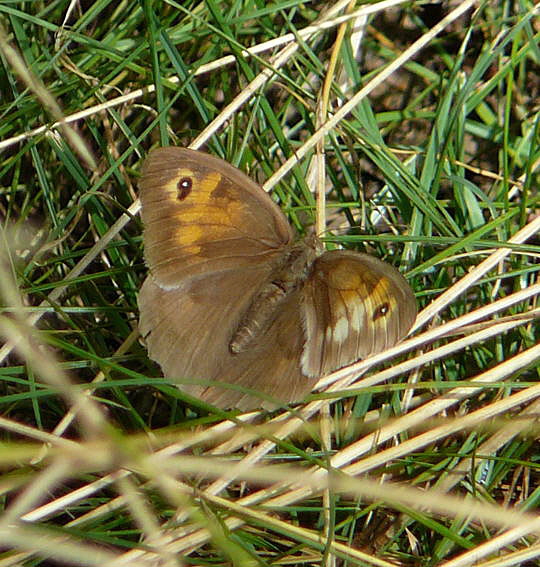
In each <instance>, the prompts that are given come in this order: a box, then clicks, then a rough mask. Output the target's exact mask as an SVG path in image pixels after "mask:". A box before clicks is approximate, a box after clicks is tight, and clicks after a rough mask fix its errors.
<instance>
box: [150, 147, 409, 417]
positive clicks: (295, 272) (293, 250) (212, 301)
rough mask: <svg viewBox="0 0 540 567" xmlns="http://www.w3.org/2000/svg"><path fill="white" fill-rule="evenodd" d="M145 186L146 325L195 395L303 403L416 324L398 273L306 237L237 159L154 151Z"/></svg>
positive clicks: (216, 400) (166, 364)
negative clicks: (328, 377)
mask: <svg viewBox="0 0 540 567" xmlns="http://www.w3.org/2000/svg"><path fill="white" fill-rule="evenodd" d="M140 187H141V203H142V218H143V222H144V226H145V234H144V243H145V258H146V261H147V264H148V266H149V268H150V274H149V276H148V278H147V280H146V281H145V282H144V284H143V286H142V288H141V292H140V295H139V307H140V312H141V317H140V323H139V327H140V330H141V334H142V336H143V337H144V338H145V340H146V343H147V347H148V351H149V355H150V357H151V358H152V359H154V360H156V361H157V362H158V363H159V364H160V366H161V368H162V370H163V372H164V375H165V376H166V377H167V378H169V379H171V380H172V381H174V382H176V383H177V384H178V385H179V386H180V387H181V388H182V389H184V390H186V391H188V392H189V393H190V394H192V395H194V396H197V397H200V398H202V399H204V400H205V401H207V402H209V403H212V404H214V405H217V406H220V407H237V408H240V409H250V408H253V407H266V408H272V407H275V406H276V405H278V404H279V403H287V402H291V401H299V400H301V399H302V398H303V397H305V395H306V394H307V393H309V391H310V390H311V389H312V386H313V383H314V379H315V378H316V377H318V376H321V375H323V374H325V373H327V372H331V371H332V370H335V369H337V368H340V367H342V366H345V365H347V364H350V363H351V362H354V361H355V360H358V359H359V358H363V357H365V356H368V355H370V354H373V353H374V352H379V351H381V350H383V349H384V348H387V347H388V346H391V345H393V344H395V343H396V342H397V341H398V340H400V339H401V338H402V337H403V336H404V335H405V334H406V332H407V331H408V330H409V328H410V327H411V325H412V323H413V321H414V318H415V315H416V304H415V301H414V295H413V294H412V291H411V289H410V287H409V286H408V284H407V283H406V282H405V280H404V278H403V277H402V276H401V275H400V274H399V273H398V272H397V271H396V270H395V269H394V268H392V267H391V266H388V265H387V264H385V263H383V262H381V261H380V260H377V259H376V258H372V257H371V256H367V255H365V254H359V253H356V252H349V251H331V252H322V245H321V243H320V241H319V240H318V239H316V238H315V237H308V238H306V239H305V240H302V241H299V242H295V236H294V233H293V231H292V229H291V227H290V225H289V224H288V222H287V220H286V218H285V216H284V215H283V214H282V213H281V211H280V209H279V207H278V206H277V204H276V203H274V201H272V199H271V198H270V197H269V196H268V195H267V194H266V193H265V192H264V191H263V190H262V189H261V188H260V187H259V186H258V185H257V184H255V183H254V182H253V181H251V180H250V179H249V178H248V177H247V176H245V175H244V174H243V173H242V172H240V171H239V170H238V169H236V168H234V167H233V166H231V165H230V164H228V163H226V162H224V161H222V160H220V159H218V158H215V157H213V156H209V155H208V154H205V153H202V152H197V151H193V150H188V149H184V148H162V149H158V150H154V151H152V152H151V153H150V155H149V157H148V158H147V160H146V162H145V165H144V168H143V174H142V179H141V183H140ZM231 384H232V387H227V385H231ZM251 390H254V391H259V392H262V397H258V396H257V395H256V394H255V393H254V392H252V391H251Z"/></svg>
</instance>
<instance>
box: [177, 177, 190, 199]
mask: <svg viewBox="0 0 540 567" xmlns="http://www.w3.org/2000/svg"><path fill="white" fill-rule="evenodd" d="M176 188H177V189H178V194H177V195H176V198H177V199H178V200H179V201H183V200H184V199H185V198H186V197H187V196H188V195H189V194H190V193H191V189H192V188H193V179H191V177H182V179H180V181H179V182H178V183H177V185H176Z"/></svg>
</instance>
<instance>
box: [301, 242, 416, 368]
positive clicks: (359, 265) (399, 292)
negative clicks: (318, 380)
mask: <svg viewBox="0 0 540 567" xmlns="http://www.w3.org/2000/svg"><path fill="white" fill-rule="evenodd" d="M302 304H303V309H304V315H305V332H306V346H305V348H304V353H303V357H302V369H303V371H304V373H305V374H306V375H308V376H312V377H318V376H322V375H324V374H327V373H329V372H332V371H334V370H337V369H338V368H342V367H343V366H346V365H347V364H351V363H352V362H355V361H356V360H359V359H361V358H365V357H367V356H369V355H371V354H375V353H377V352H380V351H382V350H384V349H386V348H388V347H390V346H392V345H394V344H396V343H397V342H398V341H400V340H401V339H402V338H403V337H404V336H405V335H406V334H407V332H408V331H409V329H410V328H411V326H412V324H413V322H414V319H415V317H416V301H415V299H414V295H413V293H412V290H411V289H410V287H409V285H408V284H407V282H406V281H405V279H404V278H403V276H402V275H401V274H400V273H399V272H398V271H397V270H395V269H394V268H393V267H392V266H390V265H388V264H385V263H384V262H381V261H380V260H378V259H377V258H373V257H371V256H368V255H366V254H359V253H355V252H349V251H332V252H326V253H325V254H323V255H322V256H321V257H319V258H318V259H317V260H316V261H315V262H314V265H313V269H312V272H311V275H310V277H309V278H308V280H307V282H306V284H305V287H304V293H303V302H302Z"/></svg>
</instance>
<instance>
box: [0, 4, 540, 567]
mask: <svg viewBox="0 0 540 567" xmlns="http://www.w3.org/2000/svg"><path fill="white" fill-rule="evenodd" d="M442 18H444V19H442ZM538 22H539V20H538V8H535V7H534V3H533V2H527V1H522V2H512V3H507V2H497V3H495V2H486V3H480V2H472V1H464V2H460V3H456V2H449V3H441V4H424V3H421V2H398V1H395V2H384V3H383V2H381V3H380V4H367V5H365V6H362V5H361V4H360V3H354V2H335V3H329V2H328V3H306V2H300V1H295V0H292V1H286V0H276V1H275V2H273V3H265V2H255V1H249V0H240V1H238V2H229V3H227V2H222V3H217V2H214V1H213V0H208V1H207V2H201V3H199V2H179V3H175V2H150V1H149V0H147V1H144V0H143V1H141V2H135V1H124V2H122V1H121V2H111V1H110V0H97V1H89V2H82V3H71V2H68V1H64V0H57V1H53V2H39V1H35V2H19V1H16V0H13V1H11V2H2V3H0V24H1V27H0V54H1V63H2V67H1V68H0V71H1V74H0V86H1V91H0V95H1V98H0V150H1V153H0V218H1V221H2V233H1V234H2V242H1V248H2V256H1V260H0V261H1V262H2V268H1V272H0V276H1V277H0V293H1V297H2V299H1V304H2V305H3V306H4V307H3V309H2V312H1V313H0V334H1V335H2V337H3V340H4V344H3V346H2V347H1V349H0V360H1V365H0V404H1V405H0V408H1V410H0V411H1V417H0V428H1V431H2V444H1V445H0V458H1V463H2V469H1V481H0V487H1V494H2V500H1V504H2V513H1V514H0V565H1V566H8V565H54V564H67V565H84V566H91V565H99V566H100V567H102V566H113V565H114V566H119V565H130V566H131V565H158V564H159V565H182V564H185V565H190V564H193V565H224V564H225V565H228V564H234V565H268V564H275V565H278V564H279V565H303V564H306V565H311V564H313V565H321V564H323V565H328V566H332V565H377V566H396V565H414V566H416V565H437V566H445V567H457V566H469V565H476V566H482V567H488V566H491V567H493V566H495V565H497V566H502V565H505V566H506V565H525V566H527V565H531V566H532V565H538V562H539V561H540V559H539V558H540V542H539V535H540V517H539V516H538V506H539V501H540V483H539V479H540V470H539V467H540V449H539V445H538V441H537V439H538V436H539V427H538V415H539V411H540V401H539V395H540V385H539V383H538V360H539V359H540V346H539V345H538V344H537V343H538V337H539V328H538V323H537V317H538V309H537V307H536V304H537V302H538V296H539V293H540V283H538V267H539V266H540V264H539V261H538V259H539V257H540V243H539V241H538V236H537V234H538V230H539V229H540V216H539V215H538V211H539V195H538V183H539V163H540V149H539V145H538V142H539V113H538V100H539V98H538V97H539V94H540V81H539V79H538V75H539V63H540V51H539V49H538V44H539V42H538V39H539V35H540V30H539V27H538ZM246 48H250V50H249V53H248V52H247V51H246V50H245V49H246ZM168 144H174V145H182V146H187V145H191V146H192V147H197V148H199V147H203V146H204V148H205V149H206V150H208V151H210V152H211V153H214V154H216V155H220V156H221V157H224V158H226V159H227V160H228V161H230V162H231V163H234V164H235V165H237V166H238V167H240V168H241V169H242V170H244V171H247V172H248V173H249V174H250V175H251V176H252V177H253V178H255V179H257V180H258V181H260V182H266V184H265V186H266V188H268V189H272V192H273V195H274V196H275V198H276V199H277V200H278V201H279V202H280V204H281V206H282V209H283V210H284V212H285V213H286V214H287V215H288V217H289V219H290V221H291V223H292V224H293V225H294V226H295V227H296V229H297V230H298V231H299V232H300V233H304V232H305V231H307V230H309V228H310V227H312V226H313V225H315V224H317V225H318V226H319V227H322V228H323V229H324V232H325V236H326V237H327V238H326V241H327V245H328V247H335V246H337V245H342V246H344V247H346V248H350V249H358V250H364V251H368V252H369V253H372V254H374V255H377V256H378V257H380V258H383V259H384V260H386V261H387V262H389V263H391V264H394V265H395V266H396V267H398V268H399V269H400V270H401V271H402V273H404V274H405V275H406V276H407V278H408V280H409V282H410V284H411V285H412V287H413V288H414V290H415V292H416V297H417V301H418V305H419V309H420V315H419V317H418V320H417V324H416V326H415V329H414V333H413V335H412V337H413V338H411V339H408V340H407V341H405V342H404V343H402V344H401V345H399V347H397V348H396V349H393V350H392V352H390V353H386V354H385V355H383V356H378V357H375V358H374V359H370V360H368V361H366V362H360V363H358V364H356V365H354V367H352V368H351V369H346V370H343V371H340V372H339V373H337V376H334V380H333V381H330V380H327V381H324V382H323V383H321V384H320V386H322V387H324V388H323V389H318V390H317V391H315V392H314V393H313V394H312V395H311V396H310V398H309V399H308V400H307V401H306V403H305V404H303V405H301V406H297V407H296V408H292V409H288V410H286V411H285V410H284V411H281V412H276V413H275V414H272V415H269V414H267V413H266V414H258V413H252V414H249V415H245V416H240V415H236V414H235V413H234V412H223V411H219V410H217V409H212V408H208V407H207V406H204V405H203V404H201V403H197V402H196V401H193V400H189V401H186V400H187V398H186V396H185V395H184V394H182V393H181V392H180V391H179V390H178V389H176V388H175V387H173V386H171V385H170V384H167V383H166V382H165V381H164V380H163V379H162V378H160V373H159V369H158V368H157V367H156V366H155V365H154V364H153V363H151V362H150V361H149V359H148V357H147V354H146V351H145V348H144V346H143V345H142V343H141V342H140V340H139V337H138V333H137V317H138V312H137V293H138V289H139V286H140V284H141V283H142V281H143V279H144V277H145V274H146V269H145V266H144V263H143V258H142V240H141V230H142V227H141V223H140V219H139V217H138V215H137V213H138V209H139V204H138V201H137V180H138V176H139V172H140V166H141V163H142V160H143V158H144V156H145V155H146V153H147V152H148V150H149V149H150V148H151V147H155V146H159V145H168ZM319 165H322V167H323V168H324V176H320V175H319V176H317V167H318V166H319ZM325 190H326V191H325ZM325 192H326V205H325V206H324V207H321V206H320V205H319V214H318V215H317V213H316V210H317V206H316V194H317V193H319V194H320V193H325ZM389 380H390V381H389ZM345 388H349V390H348V391H347V392H344V391H343V390H344V389H345ZM351 388H352V389H351Z"/></svg>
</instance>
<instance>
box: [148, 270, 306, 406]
mask: <svg viewBox="0 0 540 567" xmlns="http://www.w3.org/2000/svg"><path fill="white" fill-rule="evenodd" d="M267 277H268V274H267V272H266V270H264V269H261V270H259V269H254V270H244V271H240V272H226V273H222V274H212V275H208V276H205V277H203V278H197V279H195V280H191V281H189V282H187V283H186V285H185V286H184V287H183V288H182V289H172V290H165V289H163V288H162V287H160V286H158V285H157V284H156V282H155V281H154V280H153V279H152V277H151V276H149V277H148V278H147V279H146V281H145V283H144V284H143V287H142V288H141V291H140V294H139V307H140V311H141V319H140V323H139V328H140V330H141V334H142V336H143V337H144V338H145V340H146V343H147V347H148V353H149V355H150V358H152V359H153V360H156V361H157V362H158V363H159V364H160V366H161V368H162V370H163V373H164V376H165V377H166V378H168V379H170V380H171V381H172V382H174V383H176V384H177V385H178V386H179V387H180V388H181V389H182V390H185V391H186V392H188V393H190V394H191V395H193V396H196V397H199V398H201V399H203V400H205V401H206V402H208V403H211V404H214V405H216V406H218V407H222V408H233V407H234V408H239V409H242V410H248V409H252V408H259V407H264V408H267V409H273V408H274V407H276V406H277V405H280V404H281V403H286V402H291V401H299V400H301V399H302V398H304V397H305V396H306V395H307V394H308V393H309V391H310V390H311V388H312V386H313V381H312V380H309V379H308V378H307V377H306V376H304V375H303V374H302V372H301V369H300V358H301V356H302V354H301V353H302V350H303V346H304V333H303V325H302V321H301V319H300V308H299V306H300V297H299V293H300V292H295V293H293V294H291V295H290V296H289V297H288V298H287V300H286V301H285V302H284V303H283V304H281V305H280V309H279V311H278V312H277V313H276V318H275V319H274V321H273V322H272V323H271V324H270V326H269V328H268V330H267V331H266V333H265V334H264V335H263V336H261V337H259V339H258V340H255V341H254V342H252V343H251V344H250V348H249V349H247V350H245V351H242V352H240V353H237V354H232V353H231V350H230V348H229V343H230V341H231V338H232V335H233V332H234V330H235V329H236V328H237V327H238V324H239V322H240V318H241V316H242V314H243V313H244V312H245V310H246V309H247V308H248V307H249V303H250V301H251V298H252V295H251V293H243V292H242V290H246V291H247V290H253V289H259V288H260V286H261V285H263V283H264V282H265V281H266V278H267ZM186 381H200V382H204V383H208V381H210V382H211V383H212V384H214V385H213V386H206V385H197V384H191V385H190V384H186V383H185V382H186ZM227 384H235V385H237V386H241V387H244V388H249V389H252V390H255V391H260V392H262V393H263V395H266V396H267V397H269V398H273V399H275V400H277V403H272V402H269V401H267V400H264V398H259V397H257V396H250V395H246V394H244V393H242V392H238V391H235V390H231V389H227V387H226V386H227Z"/></svg>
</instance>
